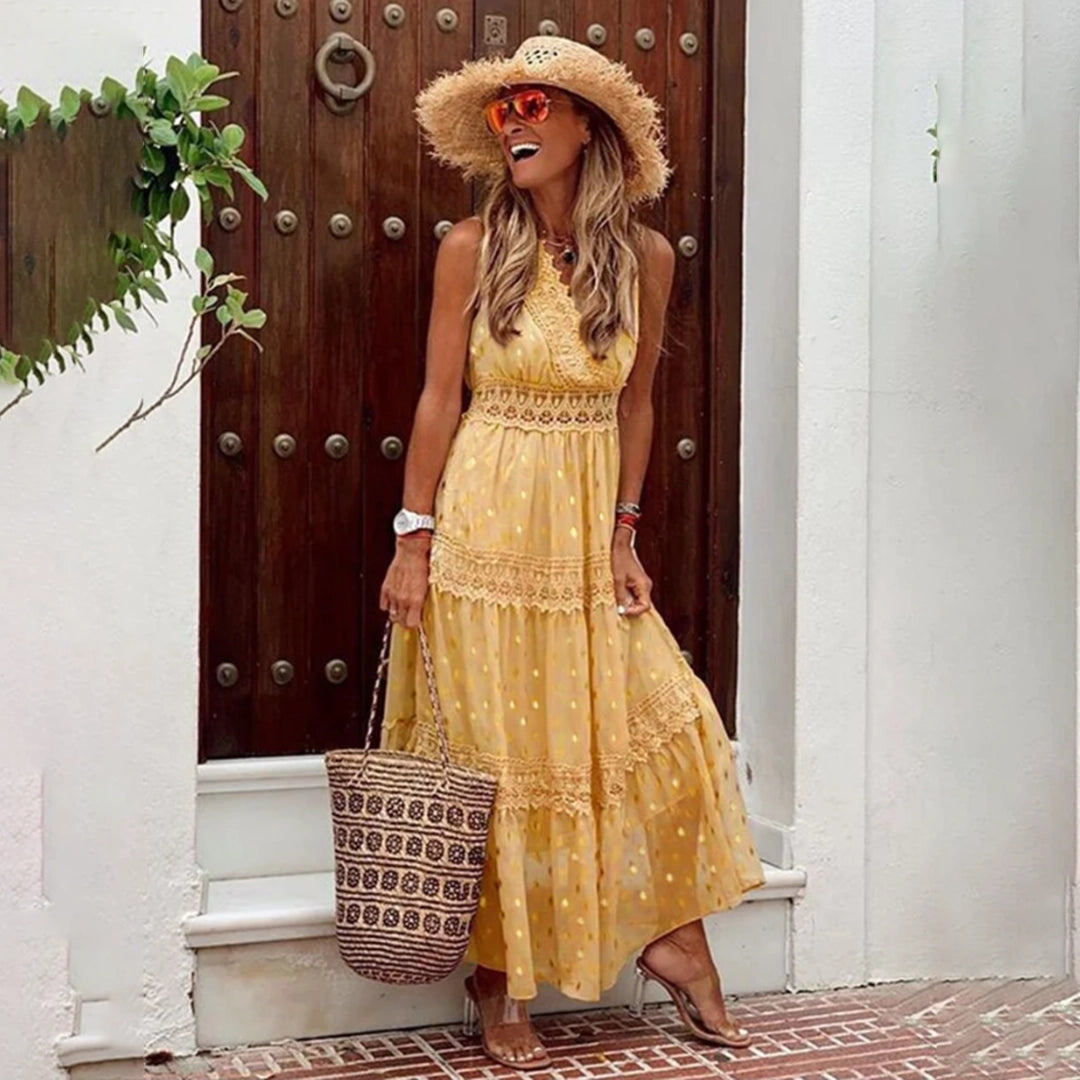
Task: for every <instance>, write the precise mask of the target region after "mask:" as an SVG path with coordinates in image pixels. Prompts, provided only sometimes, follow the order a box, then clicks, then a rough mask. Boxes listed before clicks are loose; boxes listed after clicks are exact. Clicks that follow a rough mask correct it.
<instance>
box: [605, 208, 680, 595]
mask: <svg viewBox="0 0 1080 1080" xmlns="http://www.w3.org/2000/svg"><path fill="white" fill-rule="evenodd" d="M643 248H644V250H643V251H642V255H641V271H640V273H641V285H640V289H639V295H640V300H639V323H640V325H639V328H638V345H637V353H636V354H635V357H634V366H633V368H632V369H631V371H630V376H629V378H628V379H627V380H626V386H624V387H623V391H622V394H620V395H619V495H618V499H619V502H635V503H636V502H638V501H639V500H640V498H641V488H642V485H643V484H644V482H645V470H646V469H647V468H648V465H649V451H650V450H651V448H652V433H653V404H652V389H653V382H654V380H655V376H656V367H657V363H658V362H659V359H660V346H661V344H662V342H663V339H664V318H665V315H666V312H667V306H668V299H669V298H670V296H671V283H672V280H673V278H674V276H675V251H674V249H673V248H672V246H671V244H670V243H669V242H668V240H667V238H666V237H665V236H664V235H663V234H662V233H658V232H656V230H654V229H647V230H646V233H645V243H644V245H643ZM612 510H613V511H614V507H612ZM632 536H633V534H632V533H631V532H630V531H629V530H628V529H624V528H617V529H615V530H614V533H613V535H612V540H611V546H612V571H613V573H614V576H615V597H616V600H617V602H618V604H619V605H620V606H621V607H623V608H625V614H627V615H640V614H641V613H642V612H643V611H647V610H648V609H649V607H650V600H649V593H650V592H651V590H652V581H651V580H650V579H649V576H648V575H647V574H646V573H645V570H644V568H643V567H642V565H641V563H640V561H639V560H638V558H637V555H636V554H635V552H634V550H633V547H632V546H631V540H632Z"/></svg>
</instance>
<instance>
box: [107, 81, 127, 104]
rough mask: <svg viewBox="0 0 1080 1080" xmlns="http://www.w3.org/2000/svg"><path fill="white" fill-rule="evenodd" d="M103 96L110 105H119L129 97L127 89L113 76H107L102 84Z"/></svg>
mask: <svg viewBox="0 0 1080 1080" xmlns="http://www.w3.org/2000/svg"><path fill="white" fill-rule="evenodd" d="M101 96H102V97H103V98H104V99H105V100H106V101H107V102H108V103H109V104H110V105H118V104H119V103H120V102H121V101H123V100H124V98H125V97H126V96H127V89H126V88H125V87H124V84H123V83H119V82H117V81H116V79H114V78H112V76H109V75H107V76H106V77H105V78H104V79H103V80H102V83H101Z"/></svg>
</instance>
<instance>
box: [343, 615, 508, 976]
mask: <svg viewBox="0 0 1080 1080" xmlns="http://www.w3.org/2000/svg"><path fill="white" fill-rule="evenodd" d="M390 631H391V622H390V621H389V620H388V621H387V624H386V630H385V631H384V633H383V640H382V649H381V651H380V655H379V667H378V670H377V672H376V675H375V689H374V692H373V694H372V702H371V715H370V717H369V719H368V729H367V737H366V739H365V742H364V747H363V749H360V750H330V751H328V752H327V753H326V754H325V757H324V760H325V762H326V773H327V778H328V780H329V791H330V816H331V820H332V822H333V833H334V836H333V839H334V894H335V900H336V905H335V907H336V916H335V924H336V933H337V943H338V951H339V953H340V954H341V958H342V960H344V962H345V963H346V964H348V966H349V967H351V968H352V969H353V970H354V971H355V972H357V974H359V975H363V976H364V977H365V978H368V979H374V980H376V981H378V982H386V983H412V984H416V983H430V982H436V981H438V980H439V979H443V978H445V977H446V976H447V975H449V974H451V973H452V972H453V971H454V969H455V968H456V967H457V966H458V965H459V964H460V963H461V958H462V956H463V955H464V953H465V949H466V948H467V946H468V944H469V935H470V934H471V932H472V923H473V919H474V917H475V915H476V907H477V902H478V901H479V898H480V879H481V877H482V875H483V872H484V864H485V861H486V858H487V836H488V828H489V824H490V820H491V811H492V806H493V805H494V802H495V790H496V778H495V777H494V776H490V775H488V774H487V773H483V772H478V771H476V770H475V769H469V768H465V767H463V766H459V765H454V764H452V763H451V762H450V754H449V747H448V745H447V740H446V720H445V718H444V717H443V713H442V708H441V706H440V704H439V695H438V691H437V689H436V686H435V674H434V665H433V663H432V661H431V652H430V649H429V648H428V641H427V636H426V634H425V633H424V628H423V626H421V627H420V651H421V655H422V656H423V661H424V672H425V675H426V677H427V684H428V694H429V695H430V697H431V705H432V710H433V712H434V715H435V726H436V728H437V731H438V733H439V757H438V758H437V759H430V758H425V757H420V756H418V755H416V754H407V753H404V752H402V751H398V750H374V749H372V745H371V744H372V733H373V731H374V727H375V713H376V708H377V702H378V697H379V687H380V686H381V684H382V681H383V678H384V674H385V671H386V667H387V665H388V663H389V645H390Z"/></svg>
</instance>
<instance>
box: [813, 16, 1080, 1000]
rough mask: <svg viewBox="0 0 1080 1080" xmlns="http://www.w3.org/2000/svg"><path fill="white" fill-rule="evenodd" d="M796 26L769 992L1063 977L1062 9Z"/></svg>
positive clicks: (1068, 216)
mask: <svg viewBox="0 0 1080 1080" xmlns="http://www.w3.org/2000/svg"><path fill="white" fill-rule="evenodd" d="M803 31H804V37H803V52H802V106H803V112H802V131H801V137H802V138H801V175H800V200H801V218H800V232H801V238H800V284H799V304H800V331H799V383H798V399H799V405H798V413H799V421H798V427H799V436H798V445H799V482H798V542H797V558H798V589H797V596H798V607H797V626H798V629H797V635H796V640H797V645H796V697H795V716H796V735H795V742H796V769H795V784H796V799H795V830H796V859H797V861H798V862H799V863H800V864H801V865H804V866H806V867H807V869H808V872H809V882H810V885H809V888H808V893H807V896H806V899H805V900H804V901H803V902H801V903H800V904H799V905H797V907H796V939H795V964H796V979H797V982H798V984H799V985H800V986H810V985H815V984H823V983H830V982H837V981H843V980H852V981H859V980H861V979H865V978H872V979H894V978H905V977H922V976H938V977H949V976H953V977H955V976H968V975H972V976H974V975H991V974H1000V975H1029V974H1049V973H1059V972H1061V971H1062V970H1063V969H1064V966H1065V963H1066V955H1067V946H1068V940H1067V934H1066V924H1067V909H1066V901H1067V895H1068V882H1069V880H1070V878H1071V877H1072V873H1073V865H1074V859H1075V854H1076V844H1075V837H1076V831H1075V812H1076V795H1075V792H1076V700H1075V698H1076V678H1075V664H1076V619H1075V604H1076V588H1075V580H1076V572H1075V571H1076V537H1075V489H1076V373H1077V353H1078V332H1077V284H1078V281H1077V107H1078V103H1080V102H1078V93H1080V9H1077V8H1076V6H1075V5H1067V4H1060V3H1058V2H1057V0H1027V2H1026V3H1024V2H1023V0H985V2H984V0H980V2H979V3H971V2H968V3H966V4H965V3H963V2H962V0H911V2H908V3H904V4H898V3H877V4H873V5H871V4H867V3H865V2H864V0H804V3H803ZM935 82H936V83H937V84H938V88H939V92H940V120H939V127H940V133H941V153H942V157H941V177H940V179H941V182H940V184H938V185H936V186H935V185H934V184H933V183H932V182H931V179H930V175H931V174H930V168H931V158H930V150H931V146H932V143H931V140H930V138H929V137H928V136H927V135H926V134H925V129H926V128H927V127H928V126H930V125H931V124H932V123H933V122H934V120H935V118H936V116H937V105H936V102H935V96H934V84H935Z"/></svg>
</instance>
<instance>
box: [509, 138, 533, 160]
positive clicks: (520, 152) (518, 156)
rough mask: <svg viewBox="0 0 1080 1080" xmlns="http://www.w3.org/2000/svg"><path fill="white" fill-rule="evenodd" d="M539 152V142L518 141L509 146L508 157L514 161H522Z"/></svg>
mask: <svg viewBox="0 0 1080 1080" xmlns="http://www.w3.org/2000/svg"><path fill="white" fill-rule="evenodd" d="M538 153H540V144H539V143H533V142H519V143H515V144H514V145H513V146H511V147H510V157H511V158H512V159H513V160H514V161H515V162H517V161H524V160H525V159H526V158H531V157H533V156H535V155H536V154H538Z"/></svg>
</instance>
